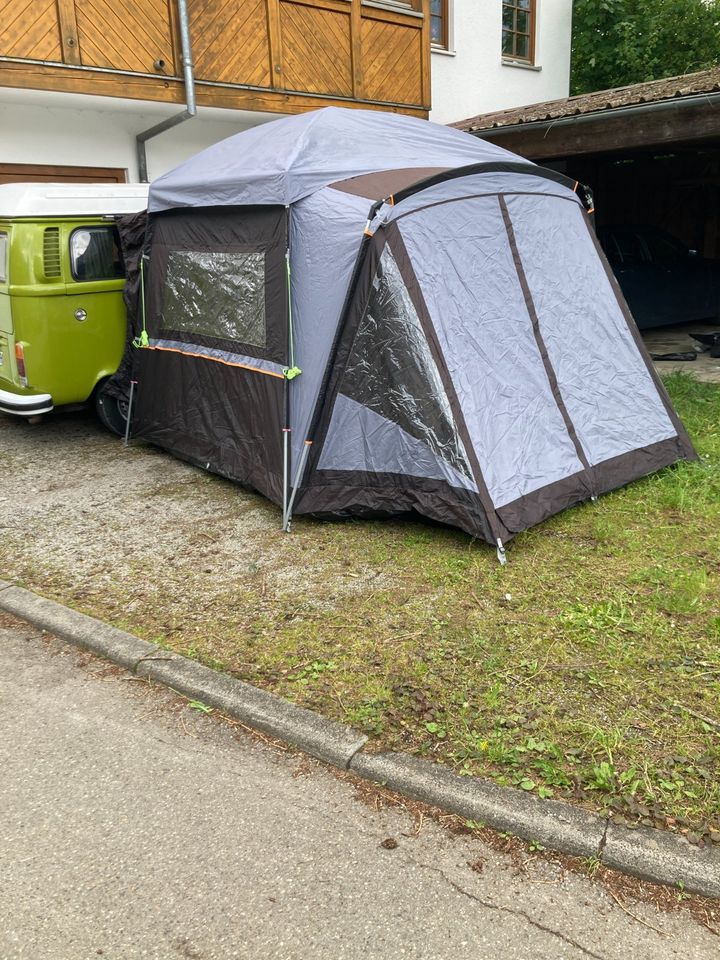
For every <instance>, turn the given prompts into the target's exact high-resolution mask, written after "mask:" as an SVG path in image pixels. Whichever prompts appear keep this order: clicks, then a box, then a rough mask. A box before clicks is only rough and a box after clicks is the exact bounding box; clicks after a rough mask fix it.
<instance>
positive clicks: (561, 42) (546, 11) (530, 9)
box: [430, 0, 572, 123]
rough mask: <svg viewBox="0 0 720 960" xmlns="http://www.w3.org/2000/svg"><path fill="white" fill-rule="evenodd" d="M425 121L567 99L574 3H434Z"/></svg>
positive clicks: (538, 0)
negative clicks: (429, 102) (429, 97)
mask: <svg viewBox="0 0 720 960" xmlns="http://www.w3.org/2000/svg"><path fill="white" fill-rule="evenodd" d="M430 8H431V49H432V58H431V59H432V63H431V70H432V110H431V113H430V119H431V120H435V121H436V122H438V123H454V122H456V121H458V120H462V119H464V118H466V117H471V116H477V115H478V114H483V113H490V112H492V111H495V110H503V109H505V108H507V107H521V106H525V105H526V104H530V103H540V102H541V101H545V100H552V99H555V98H560V97H566V96H567V95H568V92H569V88H570V49H571V37H572V0H507V2H503V0H500V2H495V0H431V4H430Z"/></svg>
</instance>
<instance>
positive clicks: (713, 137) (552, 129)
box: [454, 68, 720, 381]
mask: <svg viewBox="0 0 720 960" xmlns="http://www.w3.org/2000/svg"><path fill="white" fill-rule="evenodd" d="M454 126H456V127H458V128H459V129H462V130H465V131H466V132H468V133H472V134H475V135H476V136H478V137H481V138H482V139H483V140H488V141H490V142H492V143H495V144H498V145H499V146H502V147H505V148H506V149H508V150H512V151H513V152H514V153H518V154H520V155H521V156H524V157H527V158H528V159H530V160H534V161H537V162H539V163H542V164H543V166H547V167H551V168H553V169H555V170H558V171H560V172H562V173H564V174H566V175H567V176H569V177H572V178H573V179H575V180H579V181H580V182H581V183H585V184H588V185H589V186H590V187H592V189H593V191H594V194H595V205H596V209H597V214H596V216H597V225H598V227H599V228H602V227H603V226H604V225H608V224H647V225H650V226H654V227H658V228H660V229H662V230H664V231H666V232H667V233H670V234H672V235H673V236H674V237H676V238H677V239H678V240H680V241H682V242H683V243H684V244H685V245H686V246H687V247H688V248H690V249H692V250H696V251H697V252H698V256H701V257H706V258H709V259H711V260H718V261H720V217H719V216H718V214H719V210H720V68H714V69H712V70H706V71H702V72H701V73H694V74H688V75H686V76H681V77H671V78H669V79H665V80H656V81H653V82H651V83H643V84H636V85H634V86H630V87H620V88H617V89H614V90H603V91H599V92H597V93H591V94H585V95H583V96H578V97H568V98H567V99H564V100H555V101H551V102H547V103H540V104H534V105H531V106H527V107H521V108H518V109H516V110H503V111H499V112H497V113H492V114H485V115H481V116H477V117H472V118H470V119H467V120H463V121H460V122H458V123H456V124H454ZM703 329H704V330H706V331H708V330H716V329H718V328H717V327H714V326H707V325H702V324H701V325H698V324H695V325H689V326H682V327H677V328H668V327H665V328H663V329H662V330H658V331H656V332H655V331H649V332H645V338H646V340H647V342H648V346H649V348H650V350H651V352H653V353H658V352H666V351H667V350H678V349H683V350H687V349H690V348H691V344H692V341H691V340H690V338H689V336H688V330H695V331H700V330H703ZM675 366H678V367H681V368H683V369H688V368H689V365H688V364H687V363H680V364H677V365H676V364H671V363H668V362H663V363H662V364H661V365H660V369H661V370H662V372H667V371H669V370H670V369H673V368H674V367H675ZM692 369H693V371H694V372H695V374H696V375H700V376H701V377H702V378H703V379H705V378H706V376H707V377H708V378H710V379H715V380H718V381H720V360H710V358H709V357H708V356H707V354H705V355H703V356H701V357H700V358H699V360H698V361H696V362H695V363H694V364H693V366H692Z"/></svg>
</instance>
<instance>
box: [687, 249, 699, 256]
mask: <svg viewBox="0 0 720 960" xmlns="http://www.w3.org/2000/svg"><path fill="white" fill-rule="evenodd" d="M687 255H688V256H689V257H696V256H697V255H698V252H697V250H688V252H687Z"/></svg>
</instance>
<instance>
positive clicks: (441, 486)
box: [294, 470, 512, 548]
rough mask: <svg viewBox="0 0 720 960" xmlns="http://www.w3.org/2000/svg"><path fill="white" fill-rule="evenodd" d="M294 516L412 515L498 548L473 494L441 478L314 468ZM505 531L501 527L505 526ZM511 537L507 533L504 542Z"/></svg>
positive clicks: (335, 517) (359, 516) (492, 532)
mask: <svg viewBox="0 0 720 960" xmlns="http://www.w3.org/2000/svg"><path fill="white" fill-rule="evenodd" d="M294 512H295V514H296V515H298V514H305V515H311V516H314V517H317V518H318V519H328V520H329V519H351V518H355V519H365V520H373V519H388V518H393V517H395V518H397V517H405V518H408V517H413V518H414V519H416V520H422V519H425V520H428V521H430V523H440V524H443V525H446V526H448V527H455V528H458V529H460V530H462V531H463V532H464V533H467V534H468V535H469V536H471V537H474V538H476V539H478V540H482V541H484V542H485V543H487V544H489V545H490V546H492V547H495V548H497V540H498V538H497V536H496V535H495V533H494V530H493V528H492V526H491V524H490V522H489V519H488V517H487V516H486V513H485V510H484V508H483V505H482V503H481V501H480V498H479V497H478V495H477V493H475V492H473V491H471V490H467V489H462V488H459V487H453V486H451V485H450V484H448V483H446V482H445V481H443V480H433V479H429V478H425V477H414V476H411V475H409V474H390V473H364V472H361V471H350V470H348V471H345V470H315V471H313V472H312V473H311V474H310V475H309V476H308V477H306V480H305V484H304V485H303V489H302V490H301V491H300V492H299V494H298V498H297V503H296V505H295V511H294ZM503 529H504V528H503ZM511 539H512V533H511V532H510V531H507V534H506V537H505V538H503V541H502V542H503V544H507V542H508V541H509V540H511Z"/></svg>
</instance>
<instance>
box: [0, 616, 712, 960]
mask: <svg viewBox="0 0 720 960" xmlns="http://www.w3.org/2000/svg"><path fill="white" fill-rule="evenodd" d="M417 826H418V824H417V823H413V820H412V819H411V818H410V817H409V816H408V815H407V814H406V813H405V812H402V811H397V810H395V809H387V808H383V809H380V810H376V809H374V808H373V807H372V806H371V805H368V804H367V803H366V802H362V801H361V800H360V799H359V797H358V795H357V793H356V791H355V788H354V786H353V785H352V784H351V783H349V782H344V781H342V780H339V779H338V778H337V777H335V776H333V775H332V774H331V773H329V772H328V771H327V770H325V769H324V768H323V767H322V766H321V765H319V764H316V763H314V762H312V761H309V760H307V759H303V758H299V757H298V756H297V755H293V754H290V753H287V754H284V753H282V752H280V751H278V750H276V749H274V748H272V747H270V746H264V745H263V744H261V743H258V742H257V741H256V740H254V739H252V738H250V737H249V736H247V735H246V734H245V733H243V732H242V731H239V730H237V729H233V728H231V727H229V726H227V725H226V724H224V723H222V722H221V721H219V720H216V719H215V718H214V717H212V716H206V715H204V714H202V713H201V712H199V711H198V710H194V709H191V708H190V707H189V706H187V705H184V704H183V703H182V702H181V701H180V700H179V699H178V698H177V697H175V696H174V695H173V694H170V693H168V692H166V691H164V690H162V689H159V688H157V687H151V686H150V685H149V684H147V683H145V682H142V681H137V680H132V679H130V677H129V675H127V674H125V673H123V672H122V671H120V670H118V669H117V668H115V667H112V666H110V665H108V664H106V663H104V662H102V661H100V660H97V659H94V658H92V657H90V656H88V655H85V654H82V653H80V652H78V651H77V650H74V649H73V648H70V647H68V646H66V645H65V644H63V643H61V642H60V641H57V640H53V639H51V638H47V637H42V636H41V635H40V634H38V633H37V632H36V631H34V630H31V629H29V628H26V627H24V626H21V625H19V624H17V623H15V622H14V621H12V620H11V619H10V618H8V617H5V616H4V615H0V858H1V869H0V960H20V958H22V960H90V958H97V957H103V958H105V960H136V958H138V960H139V958H143V960H144V958H150V960H165V958H167V960H175V958H196V960H230V958H234V957H238V958H242V960H325V958H327V960H345V958H353V960H354V958H357V960H386V958H387V960H399V958H413V960H465V958H468V960H469V958H472V960H485V958H488V960H489V958H493V960H494V958H498V960H499V958H502V960H545V958H547V960H560V958H572V960H575V958H578V960H580V958H587V957H594V958H603V960H605V958H607V960H615V958H617V960H633V958H643V960H644V958H648V960H649V958H652V960H665V958H670V957H683V958H685V960H688V958H692V960H703V958H706V957H707V958H711V957H712V958H713V960H717V957H718V938H717V937H715V936H713V935H712V934H710V933H709V932H708V931H706V930H705V929H704V928H703V927H701V926H699V925H697V924H696V923H695V922H694V921H693V920H692V919H691V918H689V917H688V916H687V915H686V914H685V913H673V914H671V915H667V914H660V913H656V912H655V910H654V909H653V908H652V907H650V906H648V905H644V904H629V905H627V907H626V909H629V910H630V911H631V912H632V913H634V914H635V915H636V917H638V918H639V920H638V919H633V918H632V917H630V916H629V915H628V913H626V912H624V911H623V910H621V909H620V908H619V907H618V906H617V905H616V904H615V902H614V901H613V900H612V898H611V897H610V895H609V894H608V892H607V891H606V890H604V889H603V887H602V886H600V885H599V884H597V883H595V882H593V881H591V880H589V879H587V878H585V877H582V876H579V875H577V874H573V873H566V872H565V871H564V870H562V869H561V868H560V867H559V866H557V865H555V864H548V863H545V862H544V861H542V860H540V859H538V858H533V857H530V856H529V857H528V859H527V862H526V863H525V864H520V865H518V863H517V861H515V862H513V860H512V859H511V858H510V857H509V856H506V855H504V854H499V853H497V852H494V851H493V850H492V849H491V848H489V847H487V846H485V845H484V844H483V843H481V841H479V840H477V839H474V838H469V837H457V836H452V835H451V834H450V833H449V832H448V831H446V830H444V829H442V828H441V827H440V826H437V825H435V824H434V823H432V822H428V821H427V820H426V821H425V822H424V823H423V824H422V828H421V829H420V831H419V834H418V835H417V836H413V834H414V833H415V832H416V830H415V828H416V827H417ZM389 838H392V839H393V840H394V841H395V842H396V844H397V846H396V847H395V848H394V849H387V848H386V847H384V846H383V842H384V841H387V840H388V839H389ZM390 846H392V844H390ZM471 864H474V865H475V869H473V867H471V866H470V865H471ZM651 927H655V928H657V930H654V929H651ZM657 931H660V932H657Z"/></svg>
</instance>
